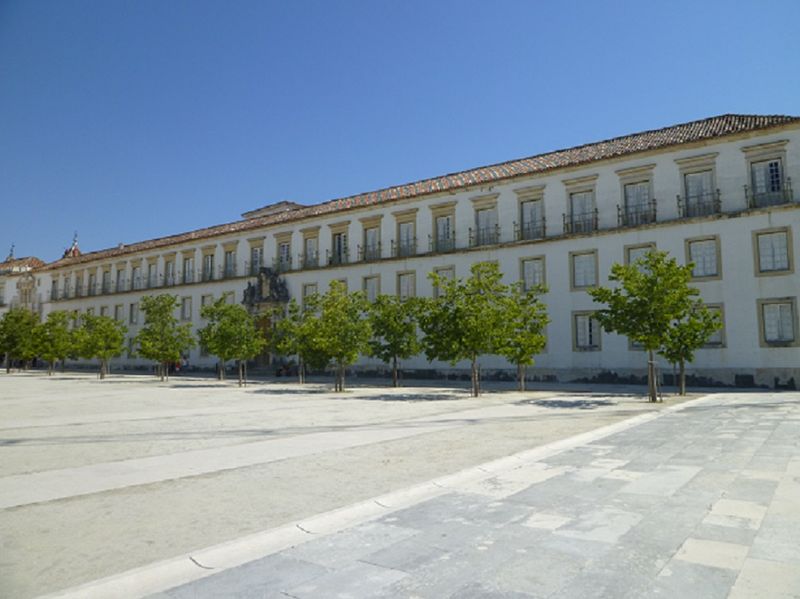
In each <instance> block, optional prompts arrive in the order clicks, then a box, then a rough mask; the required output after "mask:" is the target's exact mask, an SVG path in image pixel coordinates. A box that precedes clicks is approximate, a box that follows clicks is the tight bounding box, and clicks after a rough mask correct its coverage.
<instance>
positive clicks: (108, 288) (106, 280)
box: [103, 270, 111, 293]
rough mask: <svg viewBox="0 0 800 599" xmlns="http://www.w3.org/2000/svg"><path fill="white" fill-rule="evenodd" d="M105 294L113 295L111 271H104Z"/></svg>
mask: <svg viewBox="0 0 800 599" xmlns="http://www.w3.org/2000/svg"><path fill="white" fill-rule="evenodd" d="M103 293H111V271H110V270H104V271H103Z"/></svg>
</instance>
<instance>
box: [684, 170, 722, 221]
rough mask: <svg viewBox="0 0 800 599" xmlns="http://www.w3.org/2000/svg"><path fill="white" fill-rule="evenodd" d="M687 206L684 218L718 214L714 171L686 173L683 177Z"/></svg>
mask: <svg viewBox="0 0 800 599" xmlns="http://www.w3.org/2000/svg"><path fill="white" fill-rule="evenodd" d="M683 186H684V189H685V191H686V205H685V207H684V214H683V216H703V215H706V214H714V213H716V212H718V206H717V196H716V193H715V192H714V172H713V171H712V170H710V169H709V170H707V171H699V172H697V173H686V174H685V175H684V176H683Z"/></svg>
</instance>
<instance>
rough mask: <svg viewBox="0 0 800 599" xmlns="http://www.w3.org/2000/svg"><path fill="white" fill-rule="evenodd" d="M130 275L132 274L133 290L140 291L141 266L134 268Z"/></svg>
mask: <svg viewBox="0 0 800 599" xmlns="http://www.w3.org/2000/svg"><path fill="white" fill-rule="evenodd" d="M132 274H133V288H134V289H141V288H142V267H141V266H134V267H133V271H132Z"/></svg>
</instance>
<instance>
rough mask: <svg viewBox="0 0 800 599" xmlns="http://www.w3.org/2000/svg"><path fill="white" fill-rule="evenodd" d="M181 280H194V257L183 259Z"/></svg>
mask: <svg viewBox="0 0 800 599" xmlns="http://www.w3.org/2000/svg"><path fill="white" fill-rule="evenodd" d="M183 282H184V283H193V282H194V258H184V259H183Z"/></svg>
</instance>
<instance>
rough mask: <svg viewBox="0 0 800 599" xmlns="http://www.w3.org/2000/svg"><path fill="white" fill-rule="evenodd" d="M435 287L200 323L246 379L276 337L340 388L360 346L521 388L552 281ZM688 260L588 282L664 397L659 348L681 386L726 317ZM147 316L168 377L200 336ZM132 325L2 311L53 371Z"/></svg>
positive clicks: (481, 269) (610, 326) (144, 352)
mask: <svg viewBox="0 0 800 599" xmlns="http://www.w3.org/2000/svg"><path fill="white" fill-rule="evenodd" d="M430 276H431V279H432V281H433V283H434V285H435V288H436V290H437V292H436V294H435V297H432V298H407V299H400V298H399V297H397V296H389V295H381V296H378V297H377V298H376V300H375V301H374V302H368V301H367V299H366V297H365V295H364V294H363V293H362V292H354V293H348V292H347V289H346V288H345V286H344V285H343V284H342V283H340V282H338V281H334V282H333V283H331V285H330V288H329V290H328V291H327V292H326V293H325V294H322V295H314V296H311V297H308V298H304V303H303V305H300V304H298V303H297V302H296V301H294V300H292V301H290V303H289V305H288V307H287V309H286V310H285V311H284V310H281V311H280V312H278V313H276V314H274V315H270V316H272V317H273V318H272V319H271V320H272V321H273V326H272V327H270V328H269V339H268V338H267V337H266V336H265V335H264V334H263V328H262V327H258V326H257V323H256V321H255V319H254V318H253V316H251V315H250V314H249V313H248V312H247V311H246V310H245V308H244V307H243V306H241V305H232V304H228V303H226V302H225V300H224V299H220V300H219V301H217V302H215V303H213V304H211V305H207V306H203V308H202V309H201V316H202V317H203V318H204V319H205V320H206V323H207V324H206V326H205V327H203V328H201V329H200V330H199V331H198V334H197V339H198V340H199V342H200V345H201V346H202V347H203V348H204V349H205V350H206V351H207V352H208V353H209V354H212V355H215V356H217V357H218V358H219V360H220V363H221V366H222V367H221V368H220V369H219V374H220V377H221V378H224V375H225V368H224V365H225V364H226V363H227V362H229V361H231V360H236V362H237V364H238V373H239V384H240V385H241V384H242V383H243V381H244V379H245V376H244V368H245V364H246V362H247V360H249V359H251V358H253V357H254V356H256V355H258V354H259V353H261V352H262V351H263V350H264V348H265V347H266V346H267V345H268V344H269V345H270V346H271V348H272V349H273V350H274V351H275V352H277V353H278V354H282V355H285V356H296V357H297V360H298V372H299V377H300V381H301V382H304V380H305V372H306V369H307V368H312V369H323V368H327V367H331V366H332V367H333V369H334V371H335V389H336V390H337V391H342V390H344V385H345V371H346V369H347V367H348V366H349V365H351V364H353V363H355V362H356V360H358V358H359V356H362V355H368V356H373V357H376V358H378V359H380V360H381V361H383V362H385V363H387V364H390V365H391V368H392V381H393V384H394V385H395V386H397V385H398V371H399V363H400V361H401V360H406V359H409V358H411V357H413V356H415V355H417V354H419V353H424V354H425V356H426V357H427V358H428V359H429V360H442V361H446V362H449V363H450V364H456V363H457V362H461V361H468V362H469V363H470V371H471V388H472V394H473V395H474V396H477V395H478V394H479V393H480V369H479V364H478V360H479V357H480V356H483V355H497V356H502V357H504V358H505V359H506V360H508V361H509V362H510V363H512V364H514V365H515V366H516V368H517V380H518V383H519V388H520V390H524V388H525V369H526V367H527V366H530V365H531V364H533V363H534V358H535V356H536V355H537V354H538V353H539V352H541V351H542V349H543V348H544V346H545V343H546V338H545V335H544V330H545V326H546V325H547V323H548V321H549V319H548V316H547V311H546V307H545V305H544V303H543V302H542V301H541V294H542V293H543V292H544V291H546V290H545V289H544V288H543V287H535V288H533V289H529V290H526V289H524V288H523V287H522V285H521V284H519V283H515V284H511V285H507V284H505V283H503V282H502V273H501V272H500V270H499V267H498V265H497V264H496V263H494V262H482V263H476V264H474V265H473V266H472V268H471V272H470V276H469V277H468V278H466V279H458V280H453V279H450V278H443V277H441V276H439V275H437V274H431V275H430ZM690 278H691V265H688V266H680V265H678V264H677V262H676V261H675V260H674V259H671V258H669V257H668V256H667V254H666V253H665V252H657V251H652V252H649V253H648V254H647V255H645V256H644V257H642V258H640V259H639V260H637V261H636V262H635V263H633V264H630V265H620V264H615V265H614V266H613V267H612V270H611V275H610V276H609V280H610V281H611V282H612V283H616V285H615V286H614V287H610V288H605V287H598V288H596V289H592V290H590V291H589V293H590V294H591V296H592V297H593V298H594V300H595V301H596V302H598V303H601V304H604V305H605V307H604V308H602V309H600V310H598V311H597V312H596V314H595V316H596V319H597V320H598V321H599V323H600V324H601V325H602V326H603V328H604V329H605V330H606V331H610V332H616V333H619V334H622V335H626V336H627V337H628V338H629V339H630V340H631V341H633V342H635V343H638V344H640V345H641V346H642V347H643V348H644V349H645V350H646V352H647V365H648V387H649V395H650V398H651V400H653V401H655V400H656V385H655V376H654V354H655V353H658V354H660V355H662V356H664V357H665V358H666V359H667V360H668V361H669V362H670V363H672V364H679V365H680V390H681V393H683V392H684V390H685V374H684V373H685V368H684V365H685V363H686V362H687V361H689V362H690V361H692V360H693V357H694V352H695V350H696V349H697V348H699V347H702V345H703V344H705V343H706V341H707V340H708V338H709V337H710V336H711V335H712V334H713V333H714V331H715V330H717V329H718V328H719V327H720V322H719V318H718V316H717V315H716V314H713V313H711V312H710V311H709V310H708V309H707V308H706V307H705V306H704V305H703V303H702V302H701V300H700V299H699V298H698V291H697V290H696V289H694V288H692V287H690V286H689V280H690ZM140 307H141V310H142V311H143V312H144V316H145V322H144V326H143V327H142V330H141V331H140V332H139V334H138V335H137V336H136V337H135V338H134V346H135V348H134V349H135V352H136V353H138V355H140V356H142V357H144V358H146V359H151V360H153V361H155V362H156V363H157V364H158V375H159V376H160V377H161V378H162V380H163V379H164V378H166V377H168V376H169V366H170V364H174V363H176V362H178V361H180V360H181V357H182V356H183V355H184V354H185V353H187V352H188V351H189V350H190V349H191V348H192V347H193V346H194V345H195V343H196V339H195V336H194V335H193V333H192V329H191V325H190V324H189V323H181V322H179V321H178V319H177V318H176V317H175V312H176V310H177V307H178V306H177V298H176V297H174V296H171V295H167V294H163V295H156V296H147V297H143V298H142V299H141V302H140ZM125 334H126V329H125V327H124V326H123V325H122V324H121V323H119V322H117V321H116V320H113V319H111V318H108V317H106V316H93V315H88V314H86V315H82V316H80V318H79V319H77V320H76V319H75V318H74V317H72V316H71V315H70V314H68V313H66V312H53V313H51V314H49V315H48V317H47V320H46V321H45V322H43V323H39V322H38V320H37V317H36V316H35V315H33V314H31V313H30V312H27V311H25V310H19V309H18V310H11V311H10V312H8V313H7V314H6V315H5V317H4V318H3V319H2V320H0V351H2V352H3V353H5V354H6V362H7V367H10V361H11V359H17V360H20V361H23V362H24V361H28V360H30V359H32V358H33V357H34V356H39V357H41V358H43V359H45V360H47V361H48V363H49V364H50V371H51V372H52V365H53V364H54V363H55V362H57V361H59V360H60V361H62V363H63V361H64V360H65V359H66V358H67V357H83V358H96V359H98V361H99V362H100V376H101V378H102V377H104V376H105V373H106V372H107V370H108V360H109V359H110V358H112V357H114V356H117V355H120V354H121V353H122V351H123V350H124V349H125V348H124V340H125Z"/></svg>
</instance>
